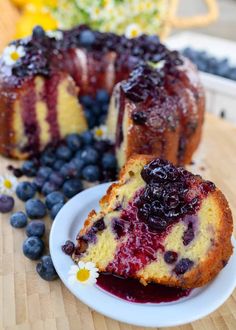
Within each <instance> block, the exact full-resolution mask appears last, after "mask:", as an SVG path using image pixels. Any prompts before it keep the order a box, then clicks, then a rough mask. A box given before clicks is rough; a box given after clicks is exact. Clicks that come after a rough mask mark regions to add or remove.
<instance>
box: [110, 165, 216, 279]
mask: <svg viewBox="0 0 236 330" xmlns="http://www.w3.org/2000/svg"><path fill="white" fill-rule="evenodd" d="M141 175H142V178H143V180H144V181H145V182H146V184H147V185H146V187H145V188H141V189H140V190H139V191H138V192H137V193H136V195H135V197H134V198H133V200H132V201H131V202H129V204H128V206H127V208H126V209H125V210H123V211H122V213H121V215H120V219H115V220H114V224H113V231H114V232H115V233H116V236H117V238H120V237H121V236H123V235H126V240H125V241H124V242H123V243H122V244H121V245H120V246H119V247H118V249H117V251H116V254H115V257H114V259H113V261H112V262H110V263H109V265H108V266H107V271H108V272H111V273H116V274H120V275H121V276H123V277H132V276H134V275H135V274H136V273H137V272H138V271H139V270H140V269H141V268H143V267H144V266H145V265H147V264H149V263H150V262H152V261H154V260H156V258H157V252H158V251H160V253H165V252H166V251H165V250H164V246H163V240H164V239H165V237H166V236H167V235H168V232H169V230H170V228H171V226H172V225H173V224H174V223H176V222H177V221H180V220H183V219H184V218H186V216H190V215H193V214H195V213H196V212H197V210H198V209H199V208H200V205H201V201H202V199H203V198H204V197H205V196H206V195H207V194H208V193H209V192H210V191H213V190H214V189H215V186H214V184H213V183H211V182H208V181H202V179H201V178H200V177H198V176H194V175H193V174H191V173H190V172H188V171H186V170H185V169H183V168H176V167H175V166H173V165H172V164H170V163H169V162H168V161H165V160H161V159H156V160H154V161H152V162H150V163H149V164H148V165H146V166H144V168H143V170H142V171H141ZM194 219H195V218H194V217H191V221H194ZM193 226H194V225H193V224H192V223H191V222H189V226H188V229H187V231H186V233H185V235H184V237H183V244H184V245H187V244H189V243H190V242H191V240H192V239H193V233H192V231H193V228H194V227H193ZM177 257H178V256H177V255H176V254H175V253H174V252H172V254H170V252H169V253H168V255H166V257H165V260H166V262H167V263H170V264H171V263H172V262H173V263H174V262H176V261H177ZM186 267H187V268H190V267H192V261H191V260H185V259H180V261H179V262H178V264H177V265H176V274H177V275H181V274H183V273H184V272H185V271H186V270H187V268H186Z"/></svg>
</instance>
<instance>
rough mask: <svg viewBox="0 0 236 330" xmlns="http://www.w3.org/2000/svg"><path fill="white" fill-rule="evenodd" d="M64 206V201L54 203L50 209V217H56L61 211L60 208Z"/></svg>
mask: <svg viewBox="0 0 236 330" xmlns="http://www.w3.org/2000/svg"><path fill="white" fill-rule="evenodd" d="M62 206H64V203H58V204H55V205H53V207H52V208H51V210H50V217H51V219H52V220H54V219H55V218H56V215H57V213H58V212H59V211H60V209H61V208H62Z"/></svg>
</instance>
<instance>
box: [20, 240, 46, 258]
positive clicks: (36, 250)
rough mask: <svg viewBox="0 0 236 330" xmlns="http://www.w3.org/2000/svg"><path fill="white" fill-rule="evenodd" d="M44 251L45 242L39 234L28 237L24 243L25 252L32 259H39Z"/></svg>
mask: <svg viewBox="0 0 236 330" xmlns="http://www.w3.org/2000/svg"><path fill="white" fill-rule="evenodd" d="M43 251H44V243H43V241H42V240H41V239H40V238H39V237H37V236H31V237H28V238H26V240H25V241H24V243H23V253H24V255H25V256H26V257H27V258H29V259H31V260H37V259H39V258H40V257H41V256H42V254H43Z"/></svg>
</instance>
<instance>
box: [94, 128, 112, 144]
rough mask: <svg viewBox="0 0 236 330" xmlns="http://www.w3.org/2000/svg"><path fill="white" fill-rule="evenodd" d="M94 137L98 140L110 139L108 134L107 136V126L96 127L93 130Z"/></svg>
mask: <svg viewBox="0 0 236 330" xmlns="http://www.w3.org/2000/svg"><path fill="white" fill-rule="evenodd" d="M93 133H94V137H95V139H96V140H98V141H100V140H107V139H108V134H107V126H106V125H101V126H97V127H94V129H93Z"/></svg>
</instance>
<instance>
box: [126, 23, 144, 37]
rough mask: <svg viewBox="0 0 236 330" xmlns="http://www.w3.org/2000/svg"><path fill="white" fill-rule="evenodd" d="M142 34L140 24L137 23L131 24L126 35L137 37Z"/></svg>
mask: <svg viewBox="0 0 236 330" xmlns="http://www.w3.org/2000/svg"><path fill="white" fill-rule="evenodd" d="M140 34H142V30H141V28H140V26H139V25H138V24H136V23H132V24H129V25H128V26H127V28H126V30H125V36H126V37H127V38H130V39H131V38H136V37H138V36H139V35H140Z"/></svg>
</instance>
